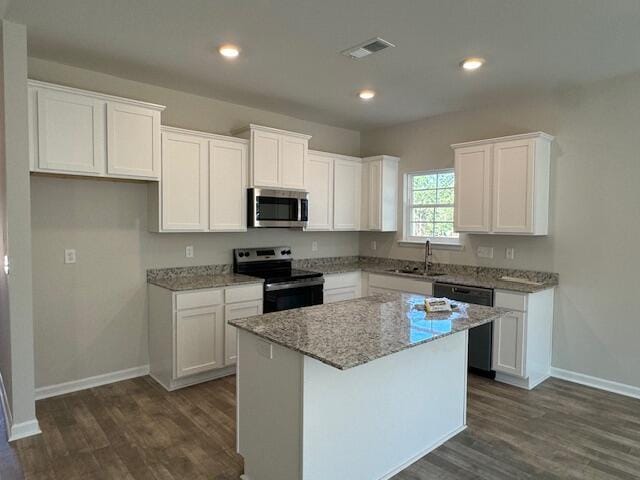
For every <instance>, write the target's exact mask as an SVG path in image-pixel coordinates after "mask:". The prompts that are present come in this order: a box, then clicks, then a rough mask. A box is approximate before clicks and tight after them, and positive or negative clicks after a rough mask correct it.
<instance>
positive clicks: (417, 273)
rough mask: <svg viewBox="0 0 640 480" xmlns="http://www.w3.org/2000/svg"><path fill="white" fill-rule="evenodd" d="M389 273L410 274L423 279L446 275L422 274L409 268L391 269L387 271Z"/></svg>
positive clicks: (441, 273)
mask: <svg viewBox="0 0 640 480" xmlns="http://www.w3.org/2000/svg"><path fill="white" fill-rule="evenodd" d="M386 271H387V272H389V273H408V274H411V275H420V276H421V277H440V276H442V275H446V273H444V272H427V273H424V272H421V271H420V270H413V269H409V268H390V269H389V270H386Z"/></svg>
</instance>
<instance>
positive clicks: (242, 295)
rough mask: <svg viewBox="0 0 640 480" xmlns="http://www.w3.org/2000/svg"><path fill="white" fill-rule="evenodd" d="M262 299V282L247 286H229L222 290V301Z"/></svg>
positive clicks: (233, 301)
mask: <svg viewBox="0 0 640 480" xmlns="http://www.w3.org/2000/svg"><path fill="white" fill-rule="evenodd" d="M249 300H262V284H261V283H257V284H255V285H250V286H247V287H231V288H227V289H226V290H225V291H224V303H236V302H248V301H249Z"/></svg>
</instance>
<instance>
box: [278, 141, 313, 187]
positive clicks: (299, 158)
mask: <svg viewBox="0 0 640 480" xmlns="http://www.w3.org/2000/svg"><path fill="white" fill-rule="evenodd" d="M308 147H309V138H300V137H291V136H288V135H282V137H281V139H280V186H281V187H282V188H296V189H298V188H299V189H304V168H305V160H306V158H307V149H308Z"/></svg>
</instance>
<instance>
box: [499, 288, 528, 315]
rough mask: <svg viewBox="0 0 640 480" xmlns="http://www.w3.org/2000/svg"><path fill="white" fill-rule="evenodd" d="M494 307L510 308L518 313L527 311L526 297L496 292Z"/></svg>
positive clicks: (519, 294) (518, 294) (524, 295)
mask: <svg viewBox="0 0 640 480" xmlns="http://www.w3.org/2000/svg"><path fill="white" fill-rule="evenodd" d="M494 303H495V306H496V307H504V308H510V309H512V310H519V311H520V312H526V311H527V295H526V294H523V293H511V292H504V291H501V290H496V295H495V302H494Z"/></svg>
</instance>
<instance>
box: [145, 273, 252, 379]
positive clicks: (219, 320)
mask: <svg viewBox="0 0 640 480" xmlns="http://www.w3.org/2000/svg"><path fill="white" fill-rule="evenodd" d="M148 291H149V357H150V358H149V364H150V374H151V376H152V377H153V378H154V379H155V380H157V381H158V382H159V383H160V384H161V385H162V386H164V387H165V388H166V389H167V390H175V389H177V388H181V387H185V386H188V385H193V384H195V383H200V382H204V381H208V380H211V379H214V378H218V377H222V376H225V375H230V374H233V373H235V366H234V364H235V362H236V329H235V328H234V327H232V326H230V325H228V324H227V322H228V321H229V320H233V319H238V318H244V317H249V316H252V315H259V314H261V313H262V285H261V284H251V285H238V286H230V287H226V288H213V289H203V290H192V291H184V292H182V291H181V292H172V291H170V290H167V289H165V288H162V287H158V286H155V285H149V287H148Z"/></svg>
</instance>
